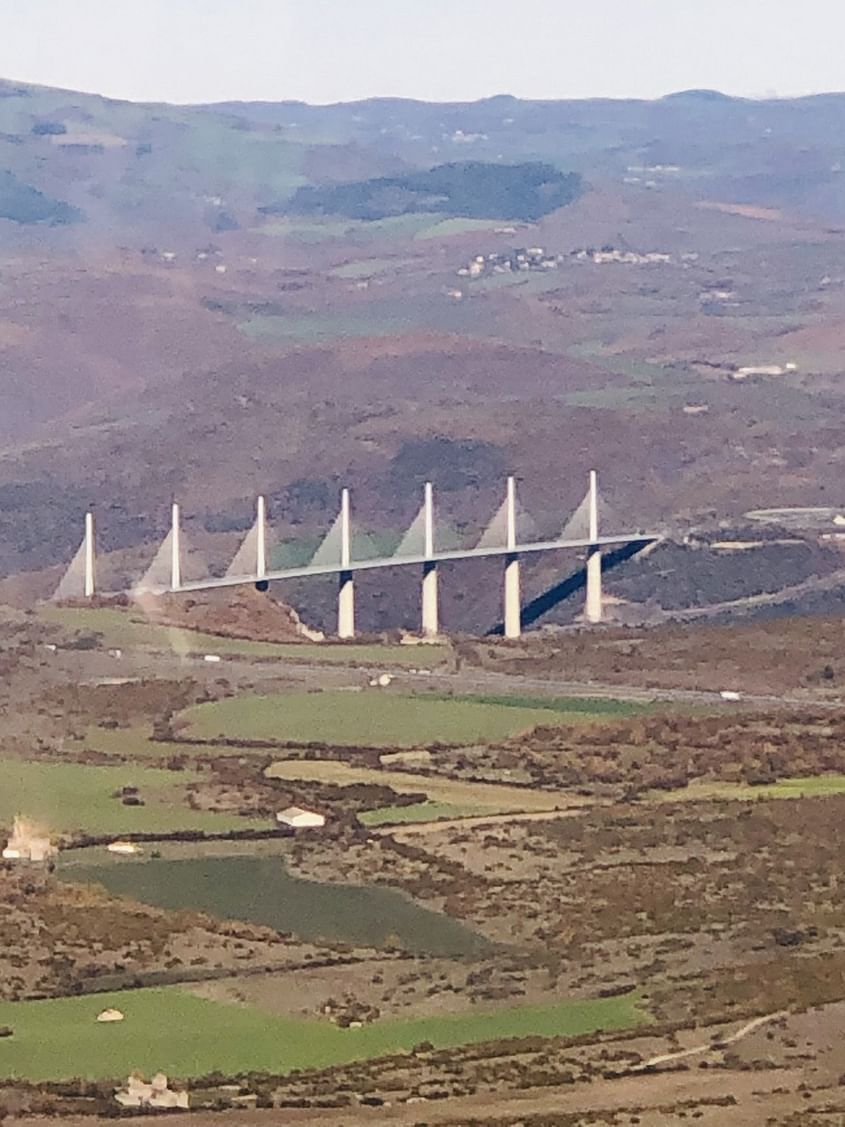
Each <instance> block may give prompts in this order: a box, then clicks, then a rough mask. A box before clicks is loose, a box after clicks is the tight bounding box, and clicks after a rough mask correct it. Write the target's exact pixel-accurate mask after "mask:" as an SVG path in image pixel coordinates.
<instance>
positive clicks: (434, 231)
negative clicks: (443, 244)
mask: <svg viewBox="0 0 845 1127" xmlns="http://www.w3.org/2000/svg"><path fill="white" fill-rule="evenodd" d="M502 222H503V221H502V220H501V219H466V218H463V217H461V216H456V217H455V218H454V219H441V220H440V222H439V223H432V224H431V226H429V227H424V228H423V229H422V230H421V231H417V233H416V234H415V235H414V238H415V239H441V238H444V237H446V236H448V235H468V234H471V233H472V232H473V231H479V232H480V231H492V230H494V229H495V228H496V227H501V226H502Z"/></svg>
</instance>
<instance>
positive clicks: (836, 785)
mask: <svg viewBox="0 0 845 1127" xmlns="http://www.w3.org/2000/svg"><path fill="white" fill-rule="evenodd" d="M831 794H845V775H810V776H807V777H806V778H800V779H781V780H780V781H779V782H776V783H765V784H763V785H762V786H750V785H749V784H748V783H707V782H703V783H691V784H690V785H689V786H688V787H684V789H683V790H674V791H661V792H658V793H657V794H655V795H652V796H651V797H653V798H654V799H655V800H656V801H658V802H673V801H674V802H682V801H688V802H695V801H707V800H709V799H713V798H721V799H736V800H738V801H741V802H753V801H755V800H756V799H758V798H824V797H825V796H826V795H831Z"/></svg>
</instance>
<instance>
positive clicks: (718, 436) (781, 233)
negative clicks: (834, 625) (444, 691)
mask: <svg viewBox="0 0 845 1127" xmlns="http://www.w3.org/2000/svg"><path fill="white" fill-rule="evenodd" d="M843 118H845V96H838V95H830V96H826V97H824V98H812V99H800V100H797V101H784V102H747V101H742V100H738V99H731V98H725V97H723V96H715V95H713V94H712V93H710V92H706V91H704V92H702V91H691V92H687V93H683V94H679V95H675V96H673V97H670V98H666V99H662V100H660V101H657V102H607V101H594V102H567V103H563V102H562V103H536V102H521V101H518V100H516V99H512V98H507V97H499V98H492V99H487V100H486V101H483V102H479V103H474V104H471V105H441V106H435V105H428V104H423V103H415V102H404V101H395V100H389V99H386V100H374V101H371V102H366V103H357V104H354V105H337V106H322V107H315V106H305V105H301V104H293V103H282V104H278V105H263V104H244V105H221V106H211V107H172V106H141V105H132V104H130V103H123V102H115V101H111V100H108V99H103V98H98V97H94V96H91V95H80V94H75V93H71V92H67V91H54V90H45V89H40V88H34V87H27V86H23V85H20V84H14V83H5V84H0V169H1V170H2V173H0V212H2V213H3V214H5V215H6V217H5V218H0V248H2V249H3V251H4V263H3V268H2V273H1V274H0V392H2V395H3V403H4V410H3V412H2V416H0V573H2V574H4V575H10V574H13V573H16V572H23V571H30V570H38V569H42V568H49V567H50V566H51V565H56V564H58V562H59V561H60V560H62V559H66V558H67V557H68V555H69V553H71V552H72V550H73V549H74V547H75V544H76V541H77V539H78V533H79V522H80V519H81V514H82V512H83V511H84V509H85V508H86V507H87V506H88V505H90V504H94V505H95V506H96V507H97V509H98V511H99V513H100V529H101V537H102V544H103V548H104V549H106V550H108V551H111V552H113V553H114V555H113V557H112V559H113V568H114V572H115V574H116V575H119V574H121V569H122V571H123V572H125V573H126V574H129V573H130V572H131V571H132V570H133V569H135V570H137V569H138V568H139V567H140V566H141V564H142V563H143V560H144V559H145V558H146V557H147V556H148V555H149V553H150V551H151V547H152V545H153V543H154V541H155V539H156V538H157V537H158V536H160V535H161V534H162V533H163V530H164V526H165V524H166V516H167V507H168V505H169V503H170V499H171V496H172V495H173V494H174V493H176V494H178V495H179V497H180V499H181V500H182V501H183V503H184V505H185V510H186V520H187V523H188V531H189V534H190V535H191V536H192V538H194V539H195V540H196V541H197V542H198V543H199V544H200V545H201V546H202V547H203V549H204V550H205V551H206V552H207V554H208V555H209V558H210V559H211V561H212V564H214V565H216V566H220V564H221V563H222V562H223V561H224V560H225V557H226V555H227V553H231V552H232V551H233V549H234V545H235V543H236V540H237V533H238V530H239V529H243V528H245V527H246V526H247V525H248V523H249V520H250V513H251V505H252V498H253V496H254V494H255V493H256V492H258V491H263V492H265V493H267V494H268V496H269V497H270V500H271V506H272V509H273V512H274V516H275V519H276V522H277V524H278V528H279V532H280V534H281V535H282V536H283V537H285V538H286V539H288V540H291V539H296V540H301V541H303V542H304V543H305V544H311V545H312V546H313V544H314V543H315V542H316V539H317V538H318V537H319V535H320V534H321V532H322V531H324V530H325V528H326V527H327V526H328V524H329V523H330V522H331V519H332V517H333V511H334V507H335V504H336V497H337V491H338V489H339V487H340V485H341V484H346V483H349V484H351V485H352V486H353V487H354V489H355V505H356V513H357V517H358V520H359V523H360V524H361V525H362V527H364V528H365V529H366V530H367V531H368V532H370V533H372V534H373V535H375V536H376V537H380V538H382V539H383V540H384V542H385V543H387V542H390V540H391V538H395V537H396V536H397V535H398V533H399V532H400V531H401V529H402V527H403V526H404V524H405V523H407V521H409V520H410V519H411V517H412V516H413V513H414V511H415V507H416V505H417V503H418V494H419V489H420V487H421V484H422V482H423V481H424V480H426V479H429V478H430V479H432V480H433V481H434V482H435V485H436V486H437V488H438V503H439V506H440V508H441V511H442V513H443V516H444V519H445V520H447V521H448V523H449V525H450V526H452V527H453V528H454V529H455V530H456V531H457V532H458V533H459V534H461V535H464V536H466V537H469V536H471V535H473V534H474V533H475V532H477V531H478V530H480V528H481V527H483V524H484V522H485V520H486V519H487V518H488V517H489V516H490V514H491V513H492V511H493V510H494V509H495V507H496V505H497V504H498V500H499V495H500V492H501V479H502V477H503V476H504V475H505V474H506V473H507V472H516V473H517V474H518V475H520V477H522V478H523V479H524V484H523V485H522V487H521V488H522V492H523V495H524V499H525V501H526V504H527V506H528V508H529V509H531V510H532V512H533V513H534V515H535V516H536V517H537V518H538V522H539V523H540V525H542V526H544V527H547V528H548V529H549V530H550V531H553V530H554V529H555V528H556V527H559V526H560V523H562V520H563V519H564V518H565V517H566V515H568V512H569V511H571V509H572V507H574V505H575V504H576V503H577V502H578V500H579V499H580V496H581V494H582V492H583V481H584V475H585V473H586V471H587V470H588V469H589V468H591V466H598V467H599V469H600V470H601V471H602V482H603V487H604V490H605V492H606V494H607V496H608V499H609V500H610V502H611V504H612V505H613V506H614V507H615V508H616V509H617V511H620V512H629V513H632V514H634V519H635V520H636V521H637V522H638V523H642V524H655V523H657V524H660V525H662V526H663V525H665V526H667V527H669V528H676V529H681V530H683V529H685V528H687V527H690V526H695V525H701V524H705V525H714V524H715V523H717V522H718V521H719V520H720V519H722V520H729V521H734V522H736V521H741V519H742V514H743V513H744V512H745V511H746V510H748V509H751V508H757V507H771V506H775V505H781V506H782V505H789V504H795V505H811V504H826V503H827V504H838V503H840V501H841V494H840V492H839V489H840V486H839V483H840V482H841V469H842V458H843V451H842V444H841V438H840V428H841V408H842V382H841V373H842V370H843V366H845V359H844V358H843V356H844V355H845V276H843V271H842V268H841V262H842V254H843V249H845V231H843V230H840V228H839V227H838V226H837V223H838V221H839V219H840V218H841V216H842V215H843V214H845V178H843V177H842V176H841V175H840V173H839V171H838V165H837V160H838V157H837V152H836V136H837V130H838V129H839V127H840V124H841V123H842V121H843ZM444 167H445V168H446V169H449V170H453V171H450V172H448V173H443V172H442V171H438V170H442V169H443V168H444ZM526 168H528V169H533V170H535V172H536V171H537V170H542V175H539V174H538V175H539V179H538V178H537V177H535V178H534V180H532V179H531V177H530V176H529V177H528V180H527V181H526V180H524V178H523V173H524V170H525V169H526ZM520 170H522V171H520ZM479 174H480V175H482V176H483V177H485V178H486V182H487V183H488V184H490V185H491V191H490V192H489V193H488V197H487V198H486V199H485V201H484V202H483V203H481V202H480V199H479V198H476V193H475V192H474V191H469V192H467V191H466V188H467V185H468V184H469V185H470V187H472V185H473V184H474V185H475V186H477V185H478V183H480V181H479V180H478V179H477V176H478V175H479ZM532 175H533V174H532ZM444 176H445V177H446V181H447V182H445V190H444V182H443V177H444ZM438 177H439V178H440V182H438ZM467 177H468V178H469V179H467ZM474 177H475V179H473V178H474ZM497 177H498V182H499V188H501V191H499V194H498V196H497V194H496V191H493V190H492V185H494V184H495V183H496V181H497ZM508 184H510V186H509V187H508V186H507V185H508ZM503 185H505V187H503ZM514 185H515V186H516V188H515V190H516V198H517V201H518V205H517V206H515V205H512V204H510V203H508V202H507V201H508V200H510V199H513V198H514V197H513V193H512V192H511V188H513V187H514ZM520 185H521V186H520ZM548 185H552V186H553V187H554V191H558V190H560V191H561V192H562V193H563V194H562V195H557V196H556V195H555V194H554V192H552V194H551V195H549V194H548V192H547V191H546V186H548ZM522 189H525V191H523V194H522V195H521V196H520V191H522ZM397 191H398V192H399V194H400V196H401V200H399V198H398V197H397V196H396V194H395V193H396V192H397ZM497 191H498V189H497ZM538 192H539V193H540V195H538ZM544 192H546V197H545V204H544V205H543V206H538V200H539V199H540V198H541V196H542V194H543V193H544ZM391 193H393V194H392V195H391ZM576 194H577V198H572V197H574V196H575V195H576ZM362 199H363V200H364V201H365V204H366V206H364V209H363V211H362V210H361V206H362V205H361V201H362ZM374 200H375V201H376V203H375V205H373V201H374ZM350 201H352V203H351V204H350ZM356 201H357V202H356ZM397 201H398V202H397ZM497 201H500V202H497ZM501 201H505V202H501ZM556 204H565V206H561V207H557V206H554V205H556ZM546 205H548V206H546ZM368 208H369V210H367V209H368ZM497 211H501V213H502V214H500V215H499V214H496V213H497ZM6 213H10V214H6ZM12 213H13V215H12ZM10 215H12V217H10ZM528 248H533V251H532V254H533V255H534V257H533V258H531V261H529V257H530V256H528V255H527V249H528ZM755 367H760V368H762V369H765V370H767V371H768V372H769V374H768V375H767V374H751V375H750V376H748V377H745V376H738V372H739V370H740V369H741V368H751V369H754V368H755ZM772 372H776V373H778V374H776V375H772V374H771V373H772ZM810 436H811V437H810ZM553 578H554V576H553V575H548V576H544V575H539V574H538V575H537V579H536V582H537V584H540V583H541V582H546V581H551V580H552V579H553ZM456 583H457V584H459V586H456V588H455V590H454V595H453V596H451V597H452V598H453V605H452V606H451V607H450V613H451V614H452V616H453V621H455V622H456V623H458V622H459V623H464V624H468V625H472V624H475V625H479V624H483V623H484V622H486V621H487V620H488V619H489V613H488V612H489V609H490V608H483V607H480V605H479V604H478V601H477V599H476V597H475V593H474V590H473V589H471V586H472V588H475V587H476V586H477V583H476V582H475V580H469V581H466V582H465V581H464V580H462V579H458V578H457V576H456ZM693 586H694V584H693ZM638 592H640V593H641V591H640V588H638ZM303 597H304V598H306V600H307V599H309V598H310V597H311V596H310V595H309V594H308V593H307V592H306V593H305V595H304V596H303ZM316 598H317V597H316V596H315V599H316ZM320 599H323V596H320V597H319V599H317V601H318V602H319V601H320ZM403 600H404V601H405V603H407V605H408V606H411V605H412V600H413V592H410V591H409V592H407V593H405V594H403V593H402V592H401V591H400V590H398V588H397V590H396V591H395V592H392V591H386V592H373V594H372V599H371V602H370V604H369V609H368V611H367V613H366V614H365V616H364V621H369V622H370V623H371V624H383V623H385V622H387V621H388V620H390V619H391V610H392V607H395V606H396V605H400V604H402V602H403ZM309 609H310V608H309ZM367 615H369V618H367ZM318 617H319V616H318ZM394 619H395V616H394Z"/></svg>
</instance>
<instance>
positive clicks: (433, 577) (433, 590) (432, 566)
mask: <svg viewBox="0 0 845 1127" xmlns="http://www.w3.org/2000/svg"><path fill="white" fill-rule="evenodd" d="M422 632H423V636H424V637H426V638H436V637H437V635H438V634H439V633H440V620H439V609H438V598H437V564H436V563H434V561H433V560H432V561H431V562H430V563H425V564H423V570H422Z"/></svg>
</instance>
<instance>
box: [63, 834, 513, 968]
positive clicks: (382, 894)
mask: <svg viewBox="0 0 845 1127" xmlns="http://www.w3.org/2000/svg"><path fill="white" fill-rule="evenodd" d="M277 848H278V846H277ZM83 852H89V851H82V850H79V851H77V852H75V853H74V854H73V855H72V861H71V863H70V864H65V863H64V862H62V864H61V865H60V867H59V872H60V874H61V876H62V878H63V879H64V880H68V881H74V882H76V883H86V884H87V883H93V884H102V885H103V886H104V887H105V888H107V889H108V891H109V892H111V893H113V894H114V895H115V896H128V897H129V898H130V899H132V900H139V901H141V902H142V903H144V904H151V905H152V906H153V907H156V908H169V909H172V910H175V911H181V910H183V909H184V910H190V911H195V912H203V913H206V914H208V915H212V916H217V917H220V918H223V919H231V920H248V921H249V922H250V923H255V924H262V925H264V926H266V927H271V928H273V930H274V931H279V932H282V933H283V934H292V935H295V936H297V937H298V938H299V939H304V940H311V941H314V942H333V941H338V942H342V943H352V944H354V945H355V946H356V947H387V946H395V947H400V948H402V949H403V950H405V951H411V952H413V953H414V954H423V955H436V956H444V957H450V958H455V957H460V956H464V955H472V956H483V955H485V954H487V953H488V952H489V951H490V949H491V947H492V944H491V943H490V942H489V940H487V939H486V938H485V937H484V936H482V935H480V934H479V933H478V932H476V931H473V930H472V929H471V928H470V927H468V926H466V925H465V924H462V923H461V922H460V921H459V920H455V919H452V918H451V917H450V916H446V915H443V914H442V913H440V912H434V911H431V910H429V909H428V908H424V907H422V906H421V905H419V904H417V903H415V902H414V901H413V900H411V899H410V898H409V897H407V896H405V895H404V894H403V893H401V892H397V891H396V890H395V889H392V888H382V887H379V886H373V887H368V886H360V885H351V884H329V883H321V882H319V881H311V880H302V879H300V878H299V877H294V876H291V875H290V873H288V872H287V870H286V869H285V866H284V863H283V861H282V859H281V858H280V857H279V856H278V855H276V856H272V855H271V856H245V855H243V854H241V855H240V856H238V855H235V856H229V857H210V856H206V857H182V858H180V859H164V858H151V859H150V860H140V859H134V858H133V859H132V860H126V859H120V860H118V861H115V860H114V859H113V858H112V857H110V856H108V855H106V857H104V858H103V861H102V863H97V864H91V857H90V856H89V857H87V858H86V857H84V856H83ZM86 861H87V863H86Z"/></svg>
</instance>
